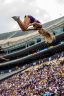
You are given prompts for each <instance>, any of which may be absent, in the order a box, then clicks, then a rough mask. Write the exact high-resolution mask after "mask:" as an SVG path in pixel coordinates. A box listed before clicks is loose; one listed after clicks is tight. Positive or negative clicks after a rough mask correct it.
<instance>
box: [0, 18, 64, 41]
mask: <svg viewBox="0 0 64 96" xmlns="http://www.w3.org/2000/svg"><path fill="white" fill-rule="evenodd" d="M63 23H64V16H63V17H61V18H58V19H55V20H52V21H49V22H47V23H44V24H43V28H45V29H46V28H47V29H48V28H55V26H57V25H60V24H63ZM30 31H31V32H34V30H30ZM30 31H27V32H22V31H21V30H18V31H12V32H7V33H3V34H0V40H4V39H7V38H8V37H11V38H14V37H18V36H23V35H26V34H30Z"/></svg>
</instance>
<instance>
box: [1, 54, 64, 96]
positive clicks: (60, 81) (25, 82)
mask: <svg viewBox="0 0 64 96" xmlns="http://www.w3.org/2000/svg"><path fill="white" fill-rule="evenodd" d="M55 56H56V55H55ZM55 56H54V57H55ZM0 96H64V57H63V56H60V57H58V58H56V57H55V58H54V59H53V60H49V61H46V62H39V64H38V63H37V64H35V63H34V64H33V66H31V67H29V68H28V69H26V70H24V71H22V72H19V73H17V74H15V75H13V76H11V77H9V78H7V79H5V80H3V81H0Z"/></svg>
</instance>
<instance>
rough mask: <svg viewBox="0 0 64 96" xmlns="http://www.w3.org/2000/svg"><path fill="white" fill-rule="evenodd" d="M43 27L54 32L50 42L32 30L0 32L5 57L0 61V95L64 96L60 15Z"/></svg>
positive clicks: (62, 21) (63, 33)
mask: <svg viewBox="0 0 64 96" xmlns="http://www.w3.org/2000/svg"><path fill="white" fill-rule="evenodd" d="M43 27H44V28H45V29H46V30H48V31H49V32H51V33H53V34H55V36H56V40H54V41H53V42H52V43H51V44H49V43H47V44H46V43H45V42H44V40H43V38H42V37H41V36H40V35H39V34H38V32H35V31H34V30H30V31H27V32H25V33H24V32H21V31H15V32H9V33H5V34H1V35H0V46H1V47H2V53H0V54H1V55H2V56H3V57H4V58H6V59H9V61H3V62H0V96H64V17H61V18H59V19H56V20H53V21H50V22H48V23H45V24H43ZM30 32H32V33H30ZM18 38H19V39H18ZM14 39H17V40H14ZM12 41H13V42H12ZM2 42H3V43H2ZM23 46H24V47H23Z"/></svg>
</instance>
